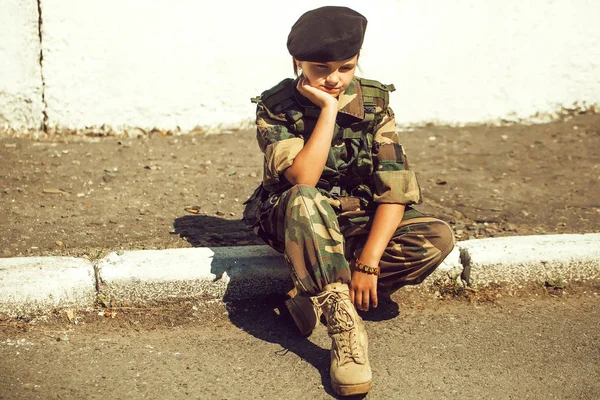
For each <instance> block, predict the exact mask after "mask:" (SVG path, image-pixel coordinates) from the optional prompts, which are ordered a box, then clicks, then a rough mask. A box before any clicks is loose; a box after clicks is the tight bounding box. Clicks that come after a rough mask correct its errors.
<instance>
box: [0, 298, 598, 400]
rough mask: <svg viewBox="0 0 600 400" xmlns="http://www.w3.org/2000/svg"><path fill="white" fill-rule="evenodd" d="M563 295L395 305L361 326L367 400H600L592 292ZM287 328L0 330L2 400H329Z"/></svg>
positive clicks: (213, 315)
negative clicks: (370, 377)
mask: <svg viewBox="0 0 600 400" xmlns="http://www.w3.org/2000/svg"><path fill="white" fill-rule="evenodd" d="M594 292H596V293H594ZM560 294H561V296H559V297H554V296H547V295H546V296H544V295H543V294H542V295H539V294H538V295H535V294H531V295H529V296H526V297H510V296H506V295H505V296H503V297H501V298H499V299H496V300H495V301H494V302H483V303H481V302H480V303H468V302H464V301H458V300H434V299H431V298H425V297H424V296H421V297H419V296H417V297H416V298H415V297H414V295H412V294H408V293H401V294H400V295H399V296H395V297H394V299H395V300H396V301H398V302H399V303H400V307H399V315H398V316H396V317H395V318H391V319H386V318H388V317H391V316H393V315H395V314H397V311H396V308H394V307H393V304H391V305H388V306H387V307H386V308H385V309H382V310H381V312H380V313H379V314H371V316H370V317H367V318H366V319H367V329H368V332H369V338H370V352H371V356H370V359H371V364H372V367H373V372H374V389H373V390H372V392H371V393H370V394H369V395H368V398H371V399H433V398H435V399H458V398H460V399H482V398H485V399H597V398H600V331H599V330H598V326H600V311H599V310H600V308H599V307H598V306H599V305H600V298H599V296H598V294H597V290H595V289H594V288H591V289H590V290H588V291H586V292H585V293H583V292H582V293H579V294H576V295H574V294H569V293H567V294H563V293H560ZM69 317H71V318H72V321H71V322H69V320H68V318H69ZM288 318H289V317H286V316H285V315H279V314H278V313H276V312H274V311H273V309H272V307H267V306H257V307H249V305H245V306H244V305H236V306H235V308H229V309H228V310H226V308H225V307H224V305H222V304H213V305H211V306H206V305H204V306H203V305H201V304H200V303H198V304H197V305H190V304H188V305H185V306H179V307H174V308H163V309H151V310H126V311H123V310H121V311H118V312H117V315H116V317H115V318H111V317H108V318H107V317H105V316H98V310H96V311H92V312H89V313H75V314H72V315H67V314H66V313H61V314H58V315H56V316H54V317H52V318H50V319H49V320H47V321H45V322H42V321H37V322H35V321H34V322H28V323H18V322H16V321H3V322H2V330H1V331H0V358H1V359H2V362H1V363H0V399H187V398H196V399H254V398H256V399H259V398H264V399H300V398H303V399H327V398H332V397H334V396H333V392H332V390H331V388H330V386H329V383H328V381H329V379H328V365H329V352H328V348H329V338H328V337H327V334H326V329H325V327H324V326H320V327H319V328H318V330H317V331H316V332H315V333H314V334H313V335H312V336H311V337H310V338H309V339H303V338H300V337H298V336H297V335H296V332H295V330H294V329H295V327H293V326H291V322H290V320H289V319H288ZM373 319H382V320H379V321H374V320H373ZM75 321H77V322H78V323H77V324H74V322H75Z"/></svg>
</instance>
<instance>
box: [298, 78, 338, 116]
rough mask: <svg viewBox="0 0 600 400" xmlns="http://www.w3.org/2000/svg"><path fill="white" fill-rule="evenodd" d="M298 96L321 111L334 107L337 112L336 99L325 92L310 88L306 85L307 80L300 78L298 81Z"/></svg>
mask: <svg viewBox="0 0 600 400" xmlns="http://www.w3.org/2000/svg"><path fill="white" fill-rule="evenodd" d="M296 88H297V89H298V91H299V92H300V94H302V96H304V97H306V98H307V99H309V100H310V101H311V102H312V103H313V104H314V105H316V106H317V107H319V108H321V109H323V108H325V107H328V106H329V107H334V109H336V110H337V103H338V100H337V98H335V97H333V96H332V95H330V94H329V93H327V92H324V91H322V90H319V89H317V88H315V87H312V86H310V85H309V83H308V79H306V78H304V77H301V78H300V79H299V80H298V85H297V86H296Z"/></svg>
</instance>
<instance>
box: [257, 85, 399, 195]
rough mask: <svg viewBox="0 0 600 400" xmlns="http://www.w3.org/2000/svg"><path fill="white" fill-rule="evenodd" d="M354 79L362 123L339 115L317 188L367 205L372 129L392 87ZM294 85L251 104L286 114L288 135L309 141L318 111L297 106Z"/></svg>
mask: <svg viewBox="0 0 600 400" xmlns="http://www.w3.org/2000/svg"><path fill="white" fill-rule="evenodd" d="M355 79H356V81H357V82H358V83H359V84H360V88H361V91H362V97H363V105H364V117H363V118H362V120H361V119H359V118H356V117H352V116H349V115H345V114H341V113H340V114H338V119H337V122H336V126H335V129H336V132H335V133H334V137H333V142H332V146H331V149H330V151H329V156H328V159H327V162H326V164H325V167H324V169H323V174H322V176H321V180H320V181H319V183H318V185H317V187H318V188H320V189H322V190H323V191H325V192H330V193H331V194H333V195H351V196H356V197H361V198H364V200H365V203H368V202H370V198H372V188H371V187H370V186H371V185H370V184H369V183H370V176H371V174H372V173H373V155H372V154H373V149H372V146H373V135H374V133H375V132H374V130H375V126H376V125H377V124H378V123H379V122H380V121H381V119H382V118H383V112H385V110H386V109H387V107H388V104H389V92H392V91H394V90H395V88H394V85H384V84H382V83H380V82H377V81H374V80H369V79H364V78H358V77H356V78H355ZM294 82H295V81H294V80H292V79H285V80H283V81H281V82H280V83H279V84H277V85H275V86H274V87H273V88H271V89H269V90H267V91H265V92H263V93H262V95H261V96H260V97H257V98H253V99H252V101H253V102H254V103H258V102H262V103H263V104H264V105H265V106H266V107H267V108H268V109H269V111H271V113H273V114H276V115H279V114H285V117H286V119H287V121H288V123H289V125H288V129H289V130H290V132H291V133H293V134H295V135H296V136H298V137H302V138H304V140H308V137H309V136H310V134H311V133H312V131H313V129H314V127H315V125H316V122H317V118H318V117H319V114H320V111H321V110H320V109H319V108H318V107H316V106H303V105H301V104H299V102H298V100H297V98H296V92H295V90H294ZM282 189H285V188H282Z"/></svg>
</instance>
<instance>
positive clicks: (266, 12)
mask: <svg viewBox="0 0 600 400" xmlns="http://www.w3.org/2000/svg"><path fill="white" fill-rule="evenodd" d="M6 1H7V0H5V2H3V3H2V4H0V21H3V22H6V21H4V19H6V17H2V15H4V14H5V13H4V12H3V11H4V9H5V8H6V4H5V3H6ZM41 1H42V17H43V41H42V45H43V53H44V64H43V73H44V79H45V99H46V104H47V109H46V111H47V115H48V121H47V123H48V126H49V127H50V128H53V127H54V128H59V129H61V128H66V129H81V128H85V127H90V126H100V125H107V126H111V127H114V128H115V129H120V128H124V127H130V126H139V127H142V128H153V127H158V128H161V129H176V128H177V127H179V128H180V129H181V130H182V131H188V130H191V129H193V128H194V127H196V126H200V127H204V128H207V127H208V128H215V127H235V126H239V124H240V122H244V121H251V120H252V118H253V113H254V106H253V105H252V104H251V103H250V102H249V98H250V97H252V96H255V95H258V94H260V93H261V92H262V91H263V90H265V89H267V88H269V87H270V86H272V85H273V84H275V83H277V82H278V81H279V80H281V79H283V78H285V77H288V76H291V59H290V56H289V55H288V53H287V50H286V39H287V34H288V32H289V29H290V27H291V25H292V24H293V23H294V22H295V20H296V19H297V18H298V17H299V16H300V15H301V14H302V13H303V12H304V11H306V10H308V9H311V8H315V7H318V6H321V5H325V4H336V3H337V4H342V2H333V3H331V2H325V1H316V0H305V1H303V2H301V3H298V2H282V1H276V0H264V1H253V2H237V1H235V2H234V1H221V2H215V1H201V0H178V1H169V0H154V1H149V0H103V1H80V0H41ZM30 3H32V4H33V2H32V1H31V0H29V1H28V2H27V5H28V6H29V8H33V6H32V5H31V4H30ZM9 4H18V5H19V7H20V8H18V9H19V10H21V11H22V9H26V7H25V6H24V4H25V3H24V1H20V2H19V1H17V0H10V3H9ZM343 4H345V5H349V6H350V7H353V8H355V9H356V10H358V11H360V12H362V13H363V14H364V15H365V16H366V17H367V18H368V19H369V26H368V28H367V36H366V39H365V43H364V48H363V51H362V53H361V60H360V62H361V65H362V75H363V76H365V77H369V78H373V79H378V80H381V81H383V82H385V83H395V85H396V88H397V89H398V90H397V91H396V92H395V93H394V94H393V95H392V100H391V101H392V106H393V107H394V109H395V111H396V114H397V118H398V122H399V123H401V124H409V123H421V122H440V123H451V124H456V123H467V122H486V121H493V120H498V119H519V118H528V117H530V116H532V115H534V114H536V113H540V114H548V113H552V112H553V111H555V110H557V109H558V108H560V107H561V106H566V107H570V106H572V104H573V103H576V102H578V103H580V104H582V103H585V104H587V105H591V104H600V23H598V20H599V17H600V2H598V1H594V0H570V1H569V0H554V1H552V0H530V1H519V0H503V1H501V0H486V1H477V0H452V1H439V0H403V1H402V0H397V1H393V0H389V1H377V2H372V3H369V5H367V2H365V1H346V2H343ZM15 7H16V6H15ZM32 11H36V10H32ZM21 17H25V15H22V16H21ZM36 18H37V17H36ZM23 19H24V18H23ZM29 19H31V18H29ZM10 21H12V19H10ZM36 21H37V20H36ZM36 23H37V22H36ZM11 24H14V23H13V22H11ZM0 32H1V31H0ZM5 34H6V33H4V32H2V33H0V35H5ZM26 37H27V38H28V39H27V42H26V43H20V44H16V43H12V39H10V38H6V39H5V38H4V37H2V36H0V38H2V40H0V52H2V51H7V50H5V48H9V47H10V48H13V46H18V47H14V49H17V48H19V49H20V48H24V49H27V48H30V47H33V43H30V41H33V40H34V39H35V38H34V37H33V36H31V35H29V36H26ZM20 40H21V39H20ZM22 40H24V39H22ZM22 40H21V41H22ZM7 41H9V42H11V43H10V44H9V46H8V47H7V46H6V43H5V42H7ZM13 52H17V53H19V52H18V51H17V50H13ZM2 55H4V54H3V53H0V56H2ZM14 58H15V55H14V54H13V59H14ZM34 61H35V60H34V59H32V60H31V63H25V62H24V61H23V65H24V66H23V67H21V66H20V64H18V63H19V62H21V61H14V60H12V59H11V61H9V64H11V67H10V68H11V69H15V70H16V71H18V72H21V73H22V72H23V71H22V70H27V71H28V70H30V69H34V68H35V66H31V65H29V64H32V65H34V64H35V62H34ZM3 63H4V62H3ZM25 64H27V65H25ZM1 75H3V74H0V93H2V92H3V91H6V90H5V88H6V87H7V83H6V82H4V81H5V80H6V79H5V78H4V77H3V76H1ZM28 76H29V75H28ZM11 90H12V89H11ZM31 92H32V93H36V92H35V91H34V90H31ZM1 101H2V100H1V97H0V121H3V120H2V119H1V118H2V117H1V116H2V115H9V116H11V115H12V114H13V113H12V111H11V110H10V108H9V109H8V112H7V108H6V106H5V105H4V103H2V102H1ZM38 103H39V102H37V103H36V104H38ZM17 114H18V113H15V115H17ZM37 115H39V112H37ZM4 118H5V119H6V118H7V117H4ZM10 118H12V119H10V120H9V123H12V122H11V121H13V120H14V119H15V118H14V117H10Z"/></svg>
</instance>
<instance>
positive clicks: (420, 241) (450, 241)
mask: <svg viewBox="0 0 600 400" xmlns="http://www.w3.org/2000/svg"><path fill="white" fill-rule="evenodd" d="M339 206H340V203H339V201H338V200H336V199H332V198H328V197H326V196H323V195H322V194H321V193H320V192H319V191H318V190H317V189H315V188H314V187H312V186H309V185H296V186H294V187H292V188H291V189H289V190H287V191H286V192H284V193H283V194H282V196H281V197H280V198H279V199H278V200H277V202H276V203H275V205H274V207H273V208H272V209H271V211H270V213H269V214H268V216H267V218H266V219H265V220H263V221H261V228H262V229H263V230H264V231H265V233H267V235H268V236H270V237H271V238H272V240H273V242H271V243H269V244H270V245H271V246H273V247H274V248H276V249H284V255H285V259H286V261H287V263H288V266H289V267H290V272H291V275H292V280H293V281H294V284H295V286H296V288H297V289H298V290H299V291H301V292H304V293H306V294H308V295H311V296H313V295H316V294H318V293H320V292H321V291H322V289H323V287H324V286H325V285H327V284H330V283H333V282H341V283H349V282H350V277H351V273H350V268H349V264H348V260H352V259H353V258H355V257H358V256H359V255H360V253H361V251H362V249H363V247H364V245H365V242H366V240H367V236H368V234H369V229H370V226H371V223H372V219H373V216H374V214H375V212H374V211H364V210H357V211H350V212H344V213H340V209H339ZM336 210H337V212H336ZM406 217H407V216H406V215H405V218H406ZM453 247H454V235H453V234H452V230H451V229H450V227H449V226H448V225H447V224H446V223H445V222H443V221H441V220H439V219H436V218H432V217H424V216H417V217H415V218H410V219H404V220H403V221H402V222H401V223H400V225H399V226H398V229H396V232H395V233H394V235H393V236H392V238H391V240H390V242H389V244H388V246H387V248H386V249H385V251H384V253H383V256H382V257H381V261H380V263H379V266H380V267H381V275H380V276H379V280H378V290H380V291H382V292H386V293H391V292H393V291H395V290H397V289H399V288H401V287H402V286H404V285H414V284H418V283H421V282H422V281H423V280H424V279H425V278H426V277H427V276H428V275H429V274H431V273H432V272H433V271H434V270H435V268H436V267H437V266H438V265H439V264H440V263H441V262H442V261H443V260H444V258H445V257H446V256H447V255H448V253H450V251H451V250H452V248H453Z"/></svg>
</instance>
